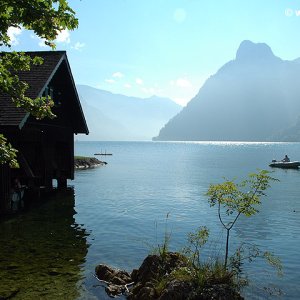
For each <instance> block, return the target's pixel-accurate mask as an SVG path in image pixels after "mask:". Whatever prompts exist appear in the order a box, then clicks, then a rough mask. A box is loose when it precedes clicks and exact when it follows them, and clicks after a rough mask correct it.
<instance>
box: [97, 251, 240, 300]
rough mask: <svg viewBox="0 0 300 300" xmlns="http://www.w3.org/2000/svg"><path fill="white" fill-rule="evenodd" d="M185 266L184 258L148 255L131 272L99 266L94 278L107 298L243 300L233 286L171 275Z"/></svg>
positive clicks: (175, 255) (172, 253)
mask: <svg viewBox="0 0 300 300" xmlns="http://www.w3.org/2000/svg"><path fill="white" fill-rule="evenodd" d="M185 268H188V267H187V261H186V259H185V257H184V256H183V255H181V254H180V253H177V252H167V253H166V254H165V256H164V257H162V256H159V255H148V256H147V257H146V258H145V259H144V261H143V263H142V264H141V266H140V267H139V269H134V270H133V271H132V272H131V273H128V272H126V271H122V270H118V269H114V268H111V267H109V266H107V265H103V264H101V265H98V266H97V267H96V268H95V273H96V278H97V279H98V280H99V281H101V282H104V283H105V284H106V285H107V286H106V288H105V291H106V293H107V294H108V295H109V296H110V297H116V296H120V295H126V296H127V299H128V300H186V299H189V300H243V299H244V298H243V297H242V296H241V295H240V294H239V292H238V291H237V290H235V289H234V287H232V286H230V285H229V284H224V283H212V284H208V285H207V286H203V287H200V286H199V283H198V284H197V282H196V281H195V280H188V279H187V278H185V279H184V277H181V278H180V277H178V278H177V277H174V276H172V274H173V273H172V272H176V271H178V270H180V269H185Z"/></svg>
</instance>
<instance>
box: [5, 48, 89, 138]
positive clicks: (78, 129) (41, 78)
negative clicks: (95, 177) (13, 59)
mask: <svg viewBox="0 0 300 300" xmlns="http://www.w3.org/2000/svg"><path fill="white" fill-rule="evenodd" d="M26 54H28V55H30V56H31V57H35V56H39V57H42V58H43V61H44V62H43V64H41V65H32V67H31V70H30V71H21V72H19V73H18V76H19V78H20V80H21V81H24V82H26V83H28V85H29V88H28V90H27V92H26V96H28V97H30V98H32V99H35V98H37V97H41V96H42V95H43V93H44V91H45V89H46V88H47V87H48V85H49V84H50V82H51V81H52V80H53V78H54V80H55V81H56V83H58V82H59V84H60V85H61V88H62V89H65V90H67V91H68V95H69V96H68V99H66V101H67V102H68V103H67V107H68V110H69V113H70V114H69V115H70V116H71V122H72V128H73V132H74V133H76V134H77V133H85V134H88V133H89V131H88V127H87V123H86V120H85V117H84V114H83V111H82V107H81V104H80V100H79V97H78V93H77V90H76V87H75V83H74V79H73V76H72V72H71V69H70V65H69V62H68V58H67V55H66V51H36V52H26ZM63 100H64V99H63ZM29 116H30V114H29V113H28V112H26V111H25V110H24V109H22V108H17V107H16V106H15V105H14V104H13V103H12V100H11V98H10V97H9V96H8V95H5V94H2V93H0V126H4V127H19V128H20V129H21V128H22V127H23V126H24V125H25V124H26V121H27V120H28V118H29Z"/></svg>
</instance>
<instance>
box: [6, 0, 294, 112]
mask: <svg viewBox="0 0 300 300" xmlns="http://www.w3.org/2000/svg"><path fill="white" fill-rule="evenodd" d="M69 5H70V6H71V7H72V8H73V9H74V10H75V12H76V16H77V18H78V19H79V27H78V29H76V30H74V31H63V32H61V33H60V34H59V36H58V38H57V40H56V44H57V48H56V49H57V50H66V51H67V55H68V59H69V63H70V65H71V70H72V73H73V76H74V79H75V83H76V84H86V85H89V86H92V87H95V88H99V89H102V90H107V91H111V92H113V93H118V94H123V95H128V96H135V97H141V98H148V97H150V96H152V95H157V96H161V97H168V98H170V99H172V100H173V101H175V102H176V103H178V104H180V105H183V106H184V105H186V104H187V103H188V101H190V100H191V99H192V98H193V97H194V96H195V95H196V94H197V93H198V91H199V89H200V88H201V86H202V85H203V84H204V82H205V80H206V79H207V78H209V77H210V76H211V75H213V74H215V73H216V72H217V70H218V69H219V68H220V67H221V66H222V65H224V64H225V63H226V62H228V61H229V60H232V59H234V58H235V54H236V51H237V49H238V47H239V45H240V43H241V42H242V41H243V40H251V41H253V42H256V43H258V42H260V43H266V44H268V45H269V46H270V47H271V48H272V50H273V52H274V54H275V55H276V56H279V57H280V58H282V59H285V60H293V59H296V58H298V57H300V1H299V0H298V1H295V0H251V1H250V0H248V1H244V0H148V1H146V0H69ZM10 36H11V37H12V44H13V46H12V49H13V50H16V51H21V50H22V51H34V50H36V51H41V50H51V49H50V48H47V47H45V45H44V43H43V41H42V40H40V39H39V38H38V37H36V36H34V34H33V33H32V32H28V31H25V30H24V29H21V30H20V29H11V30H10Z"/></svg>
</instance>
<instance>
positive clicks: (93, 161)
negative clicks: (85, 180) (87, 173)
mask: <svg viewBox="0 0 300 300" xmlns="http://www.w3.org/2000/svg"><path fill="white" fill-rule="evenodd" d="M106 164H107V162H105V161H101V160H99V159H97V158H95V157H83V156H77V157H76V156H75V157H74V167H75V170H82V169H91V168H96V167H99V166H104V165H106Z"/></svg>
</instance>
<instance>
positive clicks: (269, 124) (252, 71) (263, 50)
mask: <svg viewBox="0 0 300 300" xmlns="http://www.w3.org/2000/svg"><path fill="white" fill-rule="evenodd" d="M299 116H300V60H299V59H296V60H294V61H285V60H282V59H280V58H279V57H276V56H275V55H274V54H273V52H272V50H271V48H270V47H269V46H268V45H266V44H263V43H258V44H255V43H253V42H251V41H243V42H242V43H241V45H240V47H239V49H238V50H237V53H236V58H235V59H234V60H232V61H229V62H228V63H226V64H225V65H224V66H223V67H221V68H220V69H219V70H218V72H217V73H216V74H215V75H213V76H211V77H210V78H209V79H207V81H206V82H205V84H204V85H203V86H202V88H201V89H200V91H199V93H198V94H197V95H196V96H195V97H194V98H193V99H192V100H191V101H190V102H189V103H188V105H187V106H186V107H185V108H183V109H182V111H181V112H180V113H178V114H177V115H176V116H175V117H174V118H172V119H171V120H170V121H169V122H168V123H167V124H166V125H165V126H164V127H163V128H162V129H161V130H160V133H159V135H158V136H157V137H155V138H154V140H199V141H203V140H204V141H205V140H209V141H272V140H274V141H276V140H286V138H287V137H286V136H284V135H285V134H287V133H288V132H291V134H289V138H288V139H289V140H290V139H292V140H293V141H295V140H298V141H300V134H299V131H297V130H296V129H297V128H299V124H298V125H296V124H297V120H298V118H299ZM297 132H298V135H297ZM284 138H285V139H284Z"/></svg>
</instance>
